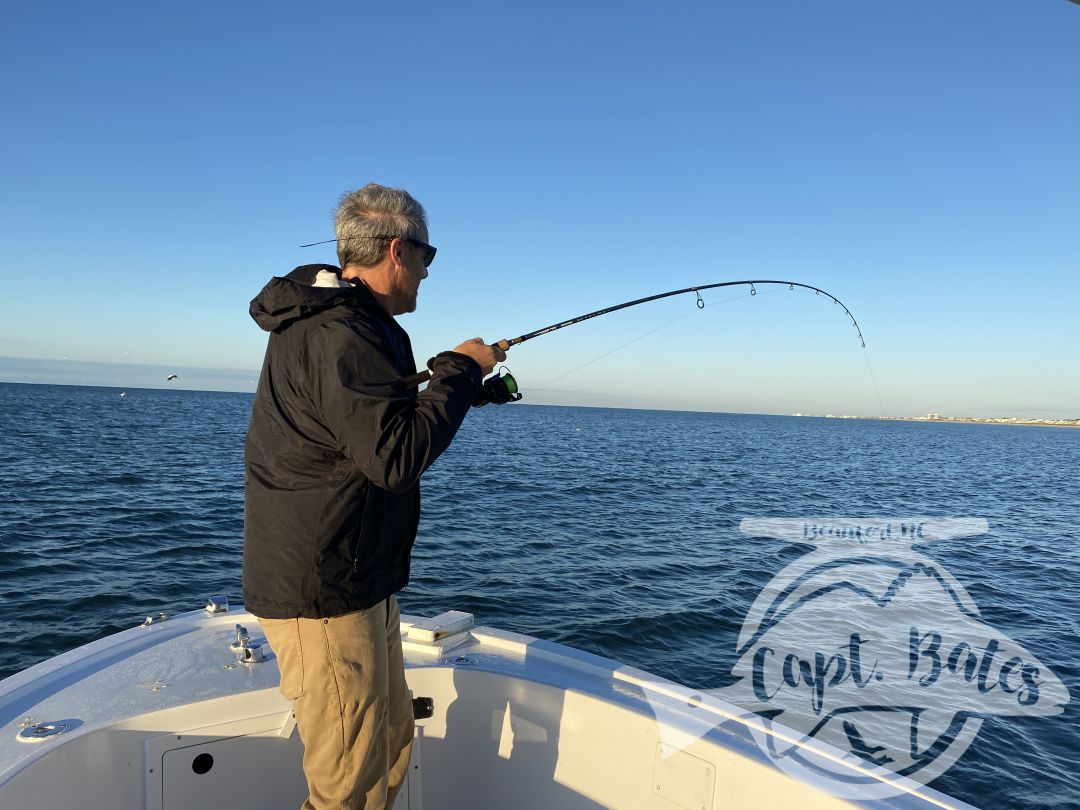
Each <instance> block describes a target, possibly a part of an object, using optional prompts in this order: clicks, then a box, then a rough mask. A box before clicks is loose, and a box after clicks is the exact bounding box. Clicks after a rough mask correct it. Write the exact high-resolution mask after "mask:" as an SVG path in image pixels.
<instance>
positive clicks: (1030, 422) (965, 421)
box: [792, 413, 1080, 427]
mask: <svg viewBox="0 0 1080 810" xmlns="http://www.w3.org/2000/svg"><path fill="white" fill-rule="evenodd" d="M792 416H800V417H810V418H816V419H877V420H879V421H886V422H928V423H930V424H953V425H1026V426H1029V427H1080V419H1022V418H1020V417H1018V416H1003V417H1000V418H997V419H994V418H991V417H978V416H934V417H931V416H846V415H845V416H834V415H832V414H824V415H818V414H811V413H793V414H792Z"/></svg>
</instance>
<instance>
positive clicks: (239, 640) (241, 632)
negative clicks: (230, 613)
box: [229, 624, 265, 664]
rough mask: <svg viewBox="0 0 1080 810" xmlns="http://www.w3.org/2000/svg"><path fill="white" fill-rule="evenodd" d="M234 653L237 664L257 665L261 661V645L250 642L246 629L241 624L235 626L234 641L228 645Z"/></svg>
mask: <svg viewBox="0 0 1080 810" xmlns="http://www.w3.org/2000/svg"><path fill="white" fill-rule="evenodd" d="M229 649H231V650H232V651H233V652H234V653H236V661H237V663H239V664H259V663H262V662H263V660H265V659H264V658H263V651H262V644H258V643H255V642H252V640H251V636H250V635H248V631H247V628H246V627H244V626H243V625H241V624H238V625H236V641H234V642H233V643H232V644H230V645H229Z"/></svg>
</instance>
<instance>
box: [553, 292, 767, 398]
mask: <svg viewBox="0 0 1080 810" xmlns="http://www.w3.org/2000/svg"><path fill="white" fill-rule="evenodd" d="M770 292H779V290H770ZM755 294H756V293H746V294H745V295H736V296H734V297H733V298H725V299H724V300H723V301H713V302H707V301H705V299H703V298H702V297H701V296H700V295H699V296H698V298H697V308H698V309H704V308H705V307H714V306H719V305H720V304H727V303H728V302H730V301H740V300H742V299H743V298H751V297H753V296H754V295H755ZM763 294H764V293H763ZM693 314H694V311H693V310H690V311H689V312H684V313H683V314H682V315H679V316H678V317H677V318H672V319H671V320H670V321H667V322H666V323H662V324H660V325H659V326H657V327H655V328H653V329H650V330H649V331H648V332H645V333H644V334H641V335H638V336H637V337H636V338H633V339H631V340H628V341H626V343H623V344H620V345H619V346H616V347H615V348H613V349H609V350H608V351H606V352H604V353H603V354H601V355H600V356H599V357H594V358H593V359H592V360H589V361H588V362H585V363H582V364H581V365H580V366H576V367H575V368H572V369H570V370H569V371H566V372H563V373H562V374H560V375H559V376H558V377H554V378H552V379H550V380H548V381H547V382H546V383H544V384H543V385H539V386H536V387H535V388H532V390H534V391H543V390H545V389H546V388H547V387H548V386H549V385H551V384H552V383H553V382H557V381H559V380H561V379H562V378H563V377H569V376H570V375H571V374H573V373H574V372H575V371H581V369H583V368H585V367H586V366H591V365H592V364H593V363H595V362H597V361H598V360H603V359H604V358H605V357H607V356H608V355H611V354H615V352H617V351H619V350H620V349H625V348H626V347H627V346H629V345H631V344H633V343H637V342H638V341H639V340H643V339H644V338H647V337H648V336H649V335H651V334H654V333H655V332H659V331H660V330H661V329H666V328H667V327H669V326H671V325H672V324H675V323H678V322H679V321H681V320H683V319H684V318H689V317H690V316H691V315H693Z"/></svg>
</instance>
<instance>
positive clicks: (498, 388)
mask: <svg viewBox="0 0 1080 810" xmlns="http://www.w3.org/2000/svg"><path fill="white" fill-rule="evenodd" d="M744 284H749V285H750V294H751V295H757V287H756V286H755V285H758V284H786V285H787V286H788V289H789V290H794V289H795V288H796V287H802V288H803V289H805V290H813V291H814V294H815V295H824V296H825V297H826V298H828V299H829V300H831V301H832V302H833V303H834V304H836V305H837V306H839V307H840V308H841V309H843V310H844V314H845V315H847V316H848V318H850V319H851V324H852V326H854V327H855V333H856V334H857V335H858V336H859V344H860V345H861V346H862V348H864V349H865V348H866V340H865V339H864V338H863V333H862V329H861V328H860V327H859V322H858V321H857V320H855V316H854V315H852V314H851V310H850V309H848V308H847V306H845V304H844V303H843V302H842V301H841V300H840V299H839V298H837V297H836V296H835V295H833V294H832V293H829V292H826V291H825V290H823V289H821V288H820V287H814V286H812V285H810V284H802V283H800V282H798V281H783V280H778V279H744V280H741V281H721V282H719V283H717V284H702V285H699V286H697V287H686V288H684V289H681V290H671V291H670V292H663V293H657V294H656V295H649V296H646V297H645V298H638V299H635V300H633V301H626V302H624V303H622V304H616V305H615V306H613V307H605V308H604V309H598V310H596V311H595V312H587V313H585V314H584V315H578V316H577V317H576V318H570V319H569V320H565V321H559V322H558V323H553V324H551V326H545V327H544V328H543V329H537V330H536V331H534V332H528V333H526V334H524V335H519V336H518V337H516V338H507V339H503V340H500V341H498V342H496V343H493V344H492V345H493V346H497V347H498V348H499V349H501V350H502V351H504V352H505V351H509V349H510V347H512V346H517V345H519V344H521V343H524V342H525V341H526V340H532V339H533V338H536V337H540V336H541V335H546V334H548V333H550V332H555V331H557V330H559V329H565V328H566V327H567V326H573V325H574V324H576V323H581V322H582V321H587V320H589V319H590V318H598V317H600V316H601V315H607V314H608V313H611V312H618V311H619V310H620V309H627V308H628V307H636V306H637V305H639V304H647V303H648V302H649V301H659V300H660V299H661V298H671V297H672V296H675V295H685V294H687V293H694V294H696V295H697V306H698V309H704V308H705V299H703V298H702V297H701V291H702V290H715V289H718V288H720V287H735V286H738V285H744ZM430 379H431V372H430V371H428V370H424V371H421V372H420V373H419V374H415V375H413V376H412V377H407V378H406V379H405V385H406V386H407V387H409V388H415V387H416V386H419V385H422V384H423V383H425V382H427V381H428V380H430ZM519 399H521V393H520V392H519V391H518V385H517V380H515V379H514V377H513V375H511V374H510V372H509V371H506V372H505V373H503V372H502V371H500V372H499V373H498V374H496V375H494V376H492V377H489V378H488V379H487V380H485V381H484V384H483V386H482V388H481V390H480V391H478V392H477V396H476V402H475V403H474V404H475V405H477V406H480V405H487V404H489V403H494V404H498V405H501V404H504V403H506V402H517V401H518V400H519Z"/></svg>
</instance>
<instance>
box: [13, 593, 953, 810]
mask: <svg viewBox="0 0 1080 810" xmlns="http://www.w3.org/2000/svg"><path fill="white" fill-rule="evenodd" d="M195 604H199V603H198V602H196V603H195ZM471 620H472V617H471V616H469V614H464V613H458V612H451V613H448V614H444V615H442V616H439V617H432V618H425V617H416V616H402V619H401V632H402V638H403V648H404V653H405V666H406V677H407V680H408V684H409V688H410V691H411V692H412V694H413V706H414V715H415V717H416V720H415V722H416V726H415V738H414V745H413V750H412V761H411V763H410V768H409V772H408V777H407V780H406V783H405V784H404V786H403V788H402V791H401V793H400V795H399V796H398V798H397V801H396V803H395V805H394V808H395V810H449V809H450V808H455V809H457V808H466V807H467V808H471V809H472V810H494V809H495V808H520V809H521V810H532V809H533V808H536V809H537V810H539V809H540V808H544V809H545V810H549V809H551V808H566V809H567V810H587V809H592V808H627V809H628V810H639V809H645V810H649V809H650V808H653V809H655V810H675V809H676V808H684V809H685V810H719V808H748V809H750V810H753V809H754V808H761V809H762V810H764V809H765V808H769V810H775V809H776V808H788V807H790V808H811V809H813V810H816V809H817V808H840V807H852V806H857V807H888V808H956V810H966V809H968V808H970V807H971V806H970V805H967V804H964V803H963V802H960V801H958V800H955V799H952V798H950V797H948V796H946V795H944V794H942V793H940V792H937V791H935V790H932V789H930V788H927V787H925V786H923V785H920V784H917V783H915V782H913V781H910V780H907V779H905V778H903V777H898V776H897V775H896V774H893V773H891V772H890V771H888V770H885V769H882V768H879V767H876V766H874V765H871V764H869V763H867V762H866V761H865V760H862V759H859V758H858V757H855V756H853V755H851V754H850V753H848V752H843V751H840V750H839V749H835V748H831V747H830V746H828V745H826V744H823V743H821V742H819V741H814V740H810V739H801V738H800V735H799V734H798V733H797V732H794V731H785V729H784V728H783V727H782V726H778V725H775V724H769V723H765V722H764V721H763V720H762V718H760V717H759V716H757V715H754V714H751V713H747V712H745V711H743V710H741V709H739V708H738V707H736V706H734V705H732V704H730V703H726V702H724V701H723V700H721V699H719V698H718V697H715V696H712V695H709V694H707V693H703V692H700V691H695V690H693V689H689V688H686V687H684V686H681V685H679V684H676V683H674V682H672V681H669V680H665V679H663V678H660V677H657V676H655V675H651V674H649V673H647V672H644V671H642V670H639V669H635V668H633V667H630V666H625V665H623V664H620V663H619V662H616V661H612V660H609V659H606V658H602V657H599V656H596V655H593V654H590V653H586V652H583V651H580V650H576V649H573V648H571V647H567V646H563V645H560V644H555V643H551V642H547V641H543V640H540V639H537V638H533V637H531V636H527V635H522V634H519V633H514V632H509V631H505V630H499V629H496V628H490V627H481V626H472V625H471ZM277 687H278V668H277V664H276V659H275V657H274V653H273V650H272V649H271V648H270V647H269V645H268V644H267V642H266V639H265V637H264V636H263V635H262V634H261V632H260V630H259V624H258V620H257V619H256V618H255V617H254V616H253V615H252V614H250V613H248V612H246V611H245V610H244V609H243V607H242V606H230V605H229V603H228V600H227V599H226V598H224V597H220V596H216V597H211V598H210V599H209V600H208V601H207V603H206V606H205V607H203V608H199V609H196V610H192V611H190V612H186V613H183V614H178V615H176V616H171V617H170V616H168V615H167V614H165V613H160V614H158V615H155V616H151V617H148V618H147V619H146V621H145V622H144V623H143V624H141V625H138V626H135V627H132V628H130V629H128V630H125V631H122V632H120V633H117V634H115V635H112V636H108V637H106V638H102V639H99V640H97V641H94V642H92V643H90V644H87V645H85V646H82V647H79V648H77V649H75V650H72V651H70V652H67V653H64V654H61V655H59V656H57V657H55V658H52V659H49V660H47V661H43V662H41V663H39V664H37V665H35V666H32V667H30V668H29V669H27V670H25V671H23V672H21V673H18V674H16V675H13V676H11V677H9V678H6V679H5V680H3V681H0V807H2V808H4V810H16V809H20V810H21V808H35V809H36V810H63V808H80V809H81V810H126V809H127V808H145V809H146V810H194V809H195V808H197V809H198V810H212V809H213V808H230V810H246V809H248V808H250V809H251V810H254V809H255V808H259V810H267V809H268V808H282V810H284V809H285V808H297V807H299V806H300V804H301V803H302V802H303V800H304V798H305V797H306V795H307V789H306V784H305V782H304V777H303V772H302V769H301V754H302V746H301V743H300V740H299V736H298V733H297V730H296V723H295V719H294V717H293V714H292V710H291V704H290V703H289V702H288V701H286V700H285V699H284V697H283V696H282V695H281V694H280V692H279V691H278V688H277ZM763 740H764V741H766V742H769V743H774V742H780V741H783V742H784V743H785V744H786V745H788V746H789V749H791V750H797V751H798V753H799V755H800V756H801V757H803V758H804V760H806V761H810V762H819V763H820V764H821V766H822V768H823V769H826V770H827V771H828V772H829V773H831V774H832V775H833V776H836V775H841V776H846V777H848V778H849V779H848V790H847V791H846V794H845V797H843V798H842V797H840V796H838V795H835V794H836V792H835V791H830V790H829V789H828V784H827V783H824V784H814V783H812V780H811V781H804V780H800V779H797V778H793V777H792V776H790V775H789V774H788V773H787V772H785V770H784V769H783V768H782V767H779V766H778V764H777V762H776V761H775V756H773V755H770V753H769V751H770V746H769V745H763V744H762V741H763ZM852 786H854V787H852ZM883 787H884V788H886V790H885V793H886V794H888V795H885V796H884V797H883V792H882V788H883Z"/></svg>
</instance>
